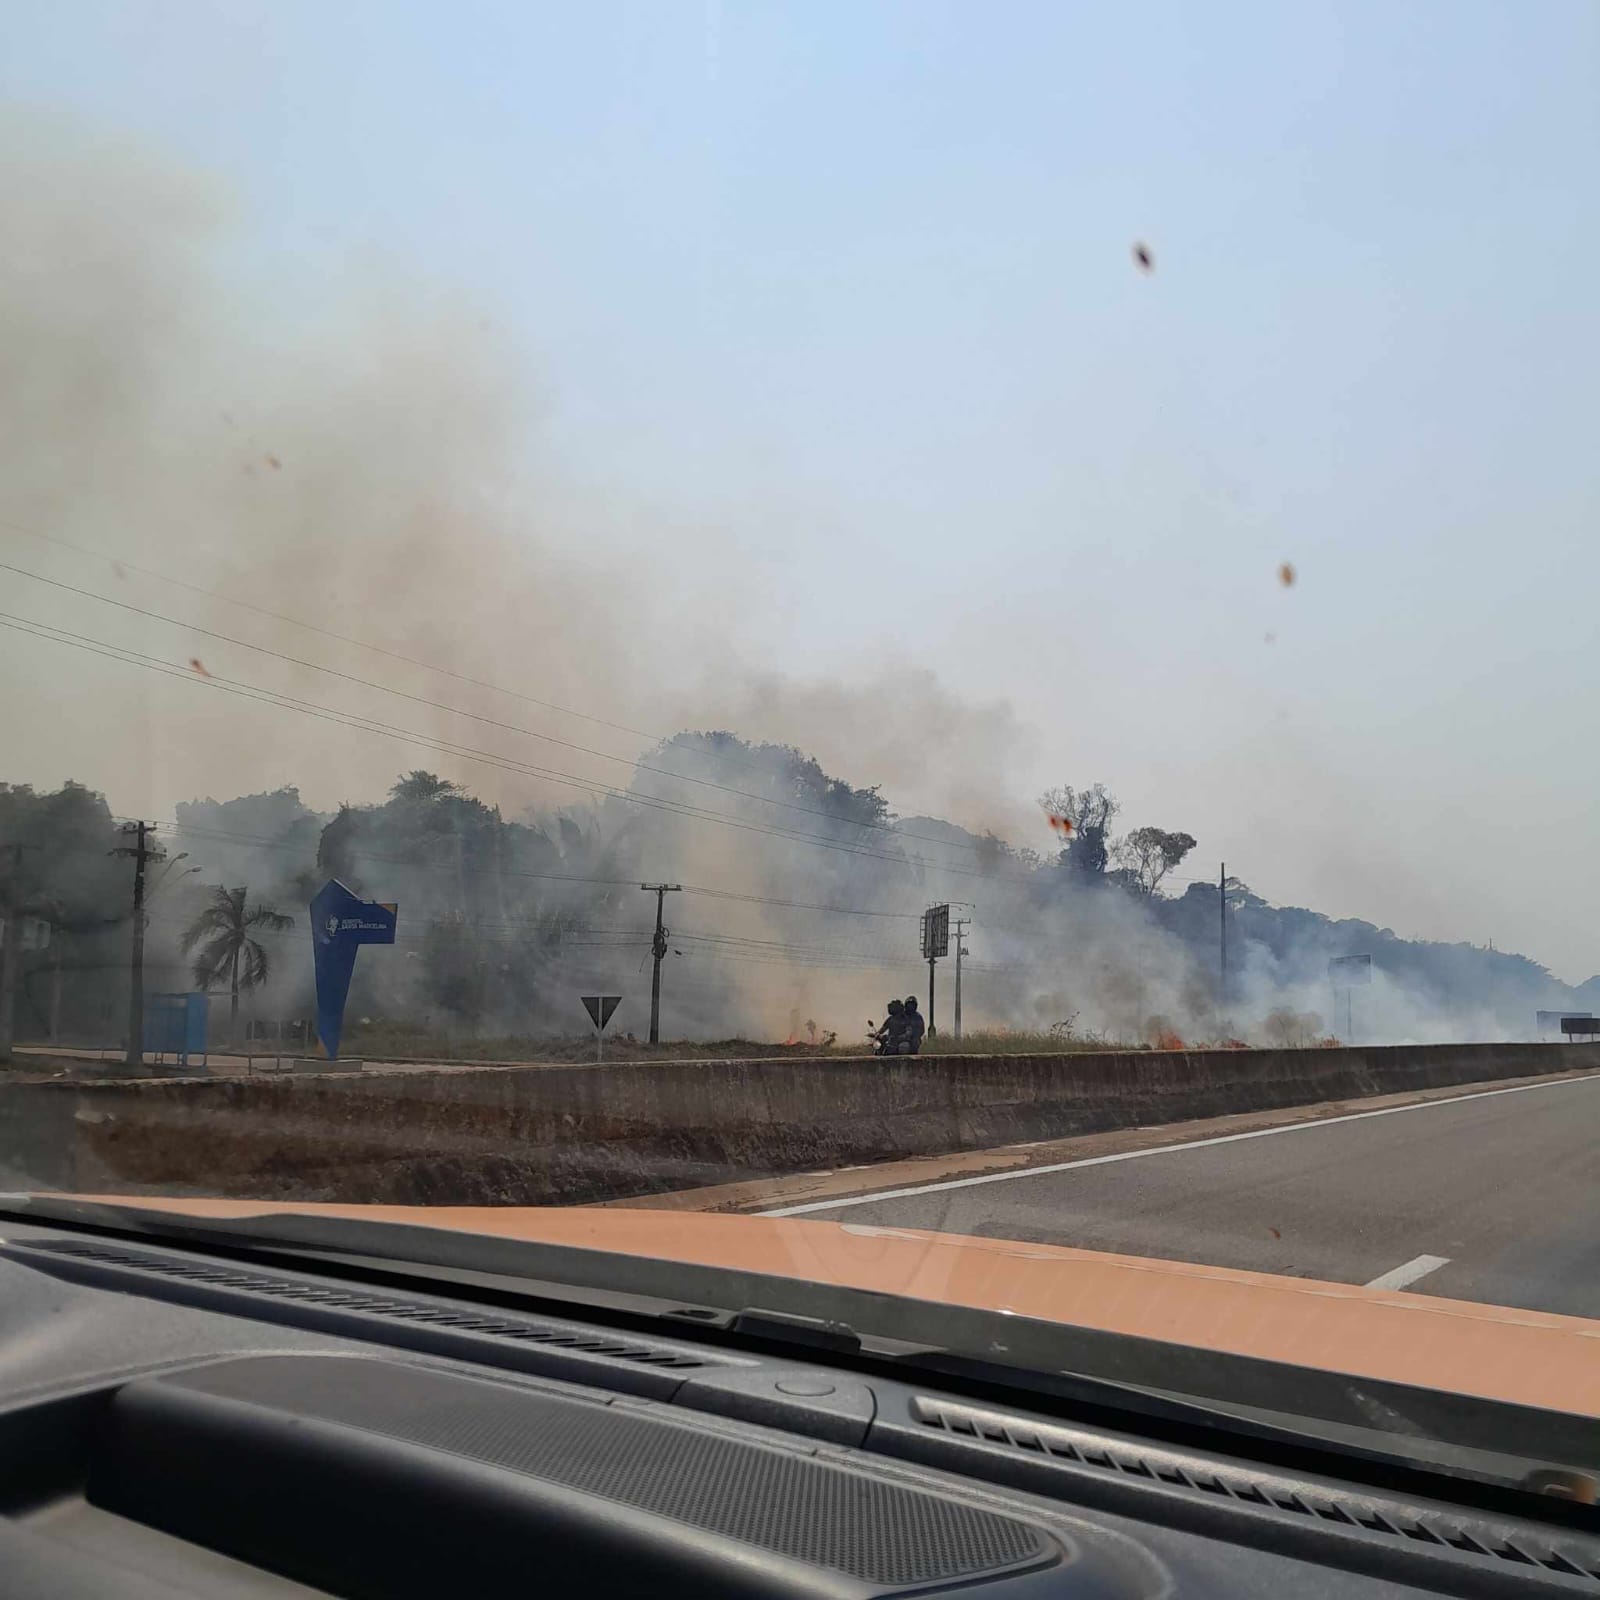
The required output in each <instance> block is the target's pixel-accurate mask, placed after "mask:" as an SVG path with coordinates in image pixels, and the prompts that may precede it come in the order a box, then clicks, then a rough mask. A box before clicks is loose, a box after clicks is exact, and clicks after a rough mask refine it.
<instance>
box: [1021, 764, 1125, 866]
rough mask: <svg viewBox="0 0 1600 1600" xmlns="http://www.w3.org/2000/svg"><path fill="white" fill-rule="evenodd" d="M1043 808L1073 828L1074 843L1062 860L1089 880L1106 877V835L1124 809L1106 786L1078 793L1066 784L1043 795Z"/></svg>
mask: <svg viewBox="0 0 1600 1600" xmlns="http://www.w3.org/2000/svg"><path fill="white" fill-rule="evenodd" d="M1039 804H1040V805H1041V806H1043V807H1044V809H1045V811H1046V813H1047V814H1048V815H1049V816H1052V817H1060V818H1062V819H1064V820H1065V821H1066V822H1068V823H1070V824H1071V826H1072V832H1071V842H1070V843H1069V844H1068V845H1067V847H1066V849H1065V850H1064V851H1063V852H1062V855H1061V859H1062V860H1063V861H1064V862H1065V863H1066V864H1067V865H1068V866H1070V867H1072V868H1074V869H1075V870H1076V871H1078V872H1080V873H1082V874H1083V875H1084V876H1085V877H1089V878H1100V877H1103V876H1104V874H1105V870H1106V858H1107V857H1108V855H1109V854H1110V851H1109V848H1108V846H1107V844H1106V833H1107V832H1108V830H1109V829H1110V827H1111V823H1112V820H1113V819H1114V818H1115V817H1116V814H1117V812H1118V811H1120V810H1121V809H1122V807H1121V806H1120V805H1119V804H1118V803H1117V801H1116V799H1115V798H1114V797H1113V796H1112V795H1111V794H1109V793H1108V792H1107V790H1106V786H1105V785H1104V784H1103V783H1096V784H1092V785H1090V786H1089V787H1088V788H1086V789H1074V788H1073V787H1072V785H1071V784H1063V785H1061V787H1060V788H1057V789H1049V790H1047V791H1046V792H1045V793H1044V794H1042V795H1040V796H1039Z"/></svg>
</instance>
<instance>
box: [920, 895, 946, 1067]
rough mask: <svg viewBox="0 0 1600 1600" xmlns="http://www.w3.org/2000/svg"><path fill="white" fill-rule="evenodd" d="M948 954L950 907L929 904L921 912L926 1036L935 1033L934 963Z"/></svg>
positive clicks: (930, 1036)
mask: <svg viewBox="0 0 1600 1600" xmlns="http://www.w3.org/2000/svg"><path fill="white" fill-rule="evenodd" d="M949 954H950V907H949V906H948V905H942V906H929V907H928V909H927V910H926V911H924V912H923V913H922V959H923V960H924V961H926V962H927V963H928V1037H929V1038H930V1039H931V1038H932V1037H933V1035H934V1033H935V1031H936V1030H935V1028H934V1025H933V983H934V972H935V970H936V969H935V966H934V963H935V962H936V961H938V959H939V958H940V957H941V956H947V955H949Z"/></svg>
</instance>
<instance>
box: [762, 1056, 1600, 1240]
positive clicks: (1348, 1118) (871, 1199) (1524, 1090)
mask: <svg viewBox="0 0 1600 1600" xmlns="http://www.w3.org/2000/svg"><path fill="white" fill-rule="evenodd" d="M1596 1081H1600V1072H1591V1073H1587V1074H1585V1075H1584V1076H1583V1077H1581V1078H1558V1079H1556V1080H1554V1081H1552V1082H1545V1083H1518V1084H1514V1085H1512V1087H1511V1088H1509V1089H1480V1090H1478V1092H1477V1093H1476V1094H1453V1095H1450V1096H1448V1097H1447V1098H1445V1099H1442V1100H1418V1101H1416V1102H1415V1103H1414V1104H1412V1105H1409V1106H1382V1107H1380V1108H1379V1109H1378V1110H1376V1111H1350V1112H1346V1113H1345V1114H1344V1115H1343V1116H1339V1117H1322V1118H1318V1119H1314V1120H1312V1121H1310V1122H1286V1123H1284V1124H1283V1125H1282V1126H1281V1127H1277V1128H1253V1129H1251V1130H1250V1132H1248V1133H1222V1134H1218V1135H1217V1136H1216V1137H1215V1138H1213V1139H1190V1140H1189V1141H1188V1142H1187V1143H1184V1144H1162V1145H1153V1146H1151V1148H1150V1149H1148V1150H1123V1151H1121V1152H1120V1153H1119V1154H1117V1155H1114V1156H1085V1157H1084V1158H1083V1159H1082V1160H1079V1161H1057V1162H1054V1163H1052V1164H1051V1165H1049V1166H1045V1167H1017V1168H1015V1169H1014V1170H1012V1171H1010V1172H986V1173H983V1174H981V1175H980V1176H978V1177H976V1178H945V1179H943V1180H941V1181H940V1182H938V1183H918V1184H913V1185H912V1186H911V1187H909V1188H906V1189H880V1190H878V1191H877V1192H876V1193H875V1194H855V1195H850V1196H848V1197H847V1198H846V1199H843V1200H811V1201H808V1202H807V1203H806V1204H805V1205H799V1206H777V1207H775V1208H774V1209H773V1210H771V1211H757V1212H754V1213H753V1215H755V1216H758V1217H803V1216H805V1215H806V1214H807V1213H808V1212H811V1211H837V1210H839V1209H841V1208H842V1207H844V1206H870V1205H873V1204H875V1203H876V1202H877V1201H879V1200H907V1199H911V1198H913V1197H915V1196H916V1195H919V1194H938V1193H939V1192H940V1191H941V1190H945V1189H975V1188H976V1187H977V1186H978V1185H979V1184H981V1183H1010V1182H1012V1181H1013V1180H1014V1179H1016V1178H1044V1177H1048V1176H1049V1175H1050V1174H1051V1173H1053V1172H1075V1171H1077V1170H1078V1168H1080V1167H1108V1166H1110V1165H1111V1164H1112V1163H1113V1162H1115V1161H1138V1160H1140V1159H1141V1158H1142V1157H1144V1156H1170V1155H1176V1154H1178V1153H1179V1152H1180V1151H1183V1150H1204V1149H1206V1148H1207V1147H1208V1146H1210V1145H1217V1144H1237V1143H1239V1142H1240V1141H1241V1140H1243V1139H1269V1138H1271V1137H1272V1136H1273V1135H1274V1134H1278V1133H1306V1132H1308V1131H1309V1130H1311V1129H1313V1128H1332V1127H1336V1126H1337V1125H1338V1124H1339V1123H1341V1122H1365V1121H1366V1120H1367V1118H1369V1117H1395V1116H1399V1115H1400V1113H1401V1112H1403V1111H1431V1110H1432V1109H1433V1107H1435V1106H1458V1105H1460V1104H1461V1103H1462V1102H1463V1101H1465V1100H1492V1099H1493V1098H1494V1097H1495V1096H1496V1095H1502V1094H1528V1093H1530V1092H1531V1091H1532V1090H1534V1089H1561V1088H1566V1087H1569V1086H1570V1085H1572V1084H1575V1083H1594V1082H1596ZM1011 1148H1013V1149H1015V1148H1016V1146H1012V1147H1011Z"/></svg>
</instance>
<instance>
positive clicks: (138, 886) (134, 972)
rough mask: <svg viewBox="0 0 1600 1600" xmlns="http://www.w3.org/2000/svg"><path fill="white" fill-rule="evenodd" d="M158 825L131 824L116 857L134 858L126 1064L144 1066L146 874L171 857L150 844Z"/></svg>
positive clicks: (117, 849) (124, 827)
mask: <svg viewBox="0 0 1600 1600" xmlns="http://www.w3.org/2000/svg"><path fill="white" fill-rule="evenodd" d="M153 828H154V824H153V823H149V822H129V823H125V824H124V825H123V829H122V831H123V833H125V834H128V835H130V836H131V837H132V839H133V841H134V842H133V843H132V844H125V845H119V846H118V847H117V848H116V849H115V850H114V851H112V854H113V855H118V856H131V857H132V858H133V959H132V961H131V963H130V964H129V968H128V1048H127V1051H126V1053H125V1054H124V1055H123V1058H122V1060H123V1064H124V1065H126V1066H130V1067H140V1066H143V1065H144V871H145V868H146V867H147V866H148V865H149V864H150V863H151V862H152V861H165V860H166V858H167V853H166V851H165V850H163V849H162V848H161V846H160V845H158V844H152V843H151V842H150V834H151V832H152V831H153Z"/></svg>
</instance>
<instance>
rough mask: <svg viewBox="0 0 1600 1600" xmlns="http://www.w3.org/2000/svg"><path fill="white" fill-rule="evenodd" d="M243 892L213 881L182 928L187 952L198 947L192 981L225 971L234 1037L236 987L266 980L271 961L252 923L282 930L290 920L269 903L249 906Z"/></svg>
mask: <svg viewBox="0 0 1600 1600" xmlns="http://www.w3.org/2000/svg"><path fill="white" fill-rule="evenodd" d="M246 892H247V891H246V890H244V889H242V888H240V889H224V888H223V887H222V886H221V885H220V884H219V885H217V887H216V888H214V889H213V890H212V891H211V899H210V901H209V902H208V903H207V905H206V908H205V910H203V911H202V912H201V913H200V915H199V916H197V917H196V918H195V919H194V921H193V922H191V923H190V924H189V926H188V927H187V928H185V929H184V932H183V938H182V940H181V941H180V943H181V945H182V947H183V953H184V954H185V955H191V954H194V952H195V951H196V949H198V950H199V954H198V955H195V957H194V981H195V983H196V984H197V985H198V986H199V987H200V988H202V989H209V988H211V986H212V985H213V984H216V983H220V982H221V981H222V979H223V977H224V976H226V977H227V979H228V991H229V1007H228V1027H229V1032H230V1034H231V1036H232V1037H233V1038H235V1039H237V1038H238V1034H239V991H240V990H241V989H254V988H257V987H258V986H259V985H261V984H263V983H265V982H266V981H267V974H268V972H269V971H270V970H271V966H272V963H271V960H270V959H269V957H268V955H267V952H266V951H265V950H264V949H263V948H262V947H261V945H259V944H258V943H257V942H256V941H255V940H254V939H252V938H251V937H250V931H251V929H252V928H270V929H272V930H274V931H276V932H281V931H282V930H284V929H285V928H292V927H293V926H294V918H293V917H286V916H285V915H284V914H283V913H282V912H281V911H279V910H277V909H276V908H275V907H273V906H264V905H256V906H253V907H251V908H250V909H248V910H247V909H246V908H245V894H246Z"/></svg>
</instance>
